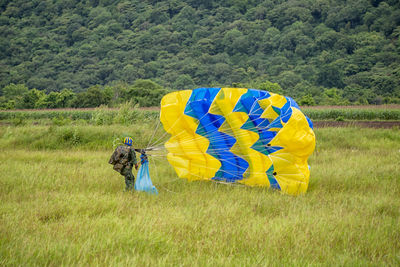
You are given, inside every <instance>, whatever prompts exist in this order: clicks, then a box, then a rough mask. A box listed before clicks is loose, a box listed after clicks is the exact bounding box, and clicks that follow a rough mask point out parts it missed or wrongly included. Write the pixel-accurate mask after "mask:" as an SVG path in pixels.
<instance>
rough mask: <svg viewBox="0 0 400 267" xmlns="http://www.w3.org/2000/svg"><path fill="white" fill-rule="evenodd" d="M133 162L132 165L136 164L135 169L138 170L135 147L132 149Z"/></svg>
mask: <svg viewBox="0 0 400 267" xmlns="http://www.w3.org/2000/svg"><path fill="white" fill-rule="evenodd" d="M131 164H132V166H135V169H136V170H137V168H138V164H137V159H136V153H135V150H134V149H131Z"/></svg>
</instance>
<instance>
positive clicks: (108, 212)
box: [0, 125, 400, 266]
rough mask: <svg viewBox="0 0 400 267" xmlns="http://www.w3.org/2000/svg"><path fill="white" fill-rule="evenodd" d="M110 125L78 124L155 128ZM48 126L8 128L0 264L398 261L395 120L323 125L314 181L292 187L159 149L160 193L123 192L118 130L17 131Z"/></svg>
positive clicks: (155, 164) (399, 186)
mask: <svg viewBox="0 0 400 267" xmlns="http://www.w3.org/2000/svg"><path fill="white" fill-rule="evenodd" d="M113 127H114V128H113ZM113 127H111V126H110V127H106V126H90V127H88V128H87V129H86V130H85V128H83V126H82V128H80V127H78V128H77V129H78V131H79V132H82V136H83V137H85V136H92V137H94V136H99V135H100V133H103V135H102V137H101V138H112V137H113V134H114V133H115V134H117V133H118V132H122V131H129V130H132V131H133V130H134V129H136V128H140V127H142V128H140V129H142V130H143V131H145V132H146V131H147V132H151V131H152V129H151V125H147V126H146V125H139V126H135V125H134V126H130V127H127V126H113ZM149 127H150V129H151V130H150V129H149ZM48 128H49V127H44V126H36V127H33V126H24V127H9V128H4V127H3V128H1V131H2V132H1V135H0V136H1V138H0V144H1V146H0V148H1V154H0V162H1V163H0V203H1V205H0V266H47V265H50V266H59V265H79V266H80V265H90V266H92V265H101V266H121V265H122V266H154V265H158V266H176V265H178V266H270V265H271V266H282V265H285V266H286V265H301V266H304V265H311V266H320V265H324V266H332V265H335V266H337V265H346V266H384V265H386V266H387V265H392V266H398V265H399V264H400V230H399V229H400V164H398V163H399V162H400V131H399V130H398V129H397V130H396V129H393V130H389V129H386V130H383V129H381V130H377V129H358V128H343V129H341V128H324V129H317V130H316V135H317V148H316V151H315V152H314V154H313V155H312V157H311V158H310V161H309V164H310V165H311V178H310V185H309V190H308V192H307V194H305V195H303V196H299V197H291V196H286V195H282V194H280V193H278V192H275V191H271V190H269V189H265V188H252V187H244V186H228V185H224V184H217V183H213V182H187V181H186V180H183V179H178V178H177V177H176V175H175V173H174V171H173V170H172V168H171V167H170V166H169V165H168V163H167V162H166V160H165V158H163V157H154V159H151V161H150V166H151V170H150V171H151V177H152V180H153V183H154V184H155V185H156V187H157V189H158V191H159V194H158V195H157V196H154V195H148V194H146V193H138V192H135V193H133V194H131V193H125V192H123V188H124V184H123V177H122V176H120V175H119V174H118V173H116V172H115V171H113V170H112V166H111V165H109V164H107V161H108V158H109V156H110V154H111V153H112V141H107V142H104V143H102V144H101V145H99V146H97V147H96V146H94V147H92V145H88V144H90V142H89V143H87V142H81V143H77V144H75V145H73V144H70V146H69V147H68V145H67V143H65V144H64V143H63V145H60V146H56V145H54V146H49V147H46V146H44V147H41V146H38V145H29V144H30V142H26V141H20V142H21V143H18V142H17V140H18V139H20V140H21V139H22V140H23V139H24V136H28V137H26V138H27V139H29V138H31V139H30V140H31V141H32V140H33V141H32V142H31V143H32V144H35V141H34V140H35V138H33V137H32V136H40V135H43V133H45V132H46V131H49V129H48ZM67 128H68V126H62V127H55V129H53V131H54V132H55V133H57V131H60V132H62V131H63V130H65V129H67ZM10 132H11V133H10ZM160 134H161V133H160ZM47 138H51V135H50V134H49V135H47ZM54 138H55V140H57V138H59V137H54ZM85 138H86V137H85ZM99 138H100V137H99ZM36 140H41V138H37V139H36ZM85 140H86V139H85ZM96 140H97V139H96Z"/></svg>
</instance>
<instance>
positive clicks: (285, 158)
mask: <svg viewBox="0 0 400 267" xmlns="http://www.w3.org/2000/svg"><path fill="white" fill-rule="evenodd" d="M160 119H161V122H162V124H163V126H164V129H165V130H166V131H167V132H168V133H169V134H171V138H170V139H169V140H168V141H167V142H166V143H165V147H166V149H167V150H168V155H167V158H168V161H169V163H170V164H171V165H172V166H173V167H174V169H175V171H176V173H177V174H178V176H179V177H181V178H186V179H188V180H218V181H224V182H232V183H233V182H238V183H242V184H245V185H250V186H268V187H271V188H274V189H277V190H281V191H282V192H285V193H288V194H291V195H297V194H300V193H304V192H306V191H307V187H308V181H309V176H310V171H309V166H308V164H307V159H308V157H309V156H310V155H311V154H312V152H313V151H314V147H315V135H314V132H313V130H312V129H313V125H312V122H311V120H310V119H309V118H308V117H306V116H305V115H304V114H303V113H302V112H301V111H300V108H299V106H298V105H297V104H296V102H295V101H294V100H293V99H291V98H290V97H284V96H281V95H278V94H274V93H269V92H267V91H261V90H255V89H246V88H198V89H195V90H183V91H176V92H173V93H170V94H167V95H165V96H164V97H163V98H162V100H161V116H160Z"/></svg>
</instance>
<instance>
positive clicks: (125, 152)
mask: <svg viewBox="0 0 400 267" xmlns="http://www.w3.org/2000/svg"><path fill="white" fill-rule="evenodd" d="M108 163H110V164H112V165H114V167H113V169H114V170H115V171H117V172H119V173H120V174H121V175H123V176H125V184H126V190H127V191H128V190H132V189H133V188H134V185H135V176H133V174H132V167H133V166H135V168H137V161H136V153H135V149H134V148H133V147H131V146H125V145H122V146H119V147H117V148H116V149H115V151H114V153H113V154H112V155H111V158H110V160H109V161H108Z"/></svg>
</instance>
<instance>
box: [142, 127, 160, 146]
mask: <svg viewBox="0 0 400 267" xmlns="http://www.w3.org/2000/svg"><path fill="white" fill-rule="evenodd" d="M160 123H161V120H158V123H157V126H156V128H155V130H154V131H153V135H152V136H151V137H150V139H149V142H148V143H147V145H146V147H145V149H147V148H149V145H150V142H151V140H152V139H153V138H154V135H155V134H156V132H157V130H158V127H159V126H160Z"/></svg>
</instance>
